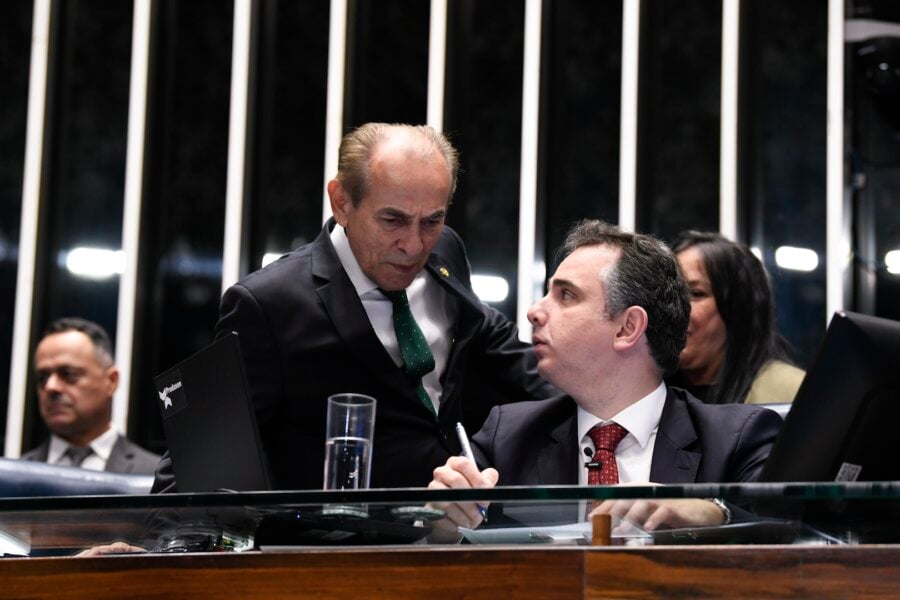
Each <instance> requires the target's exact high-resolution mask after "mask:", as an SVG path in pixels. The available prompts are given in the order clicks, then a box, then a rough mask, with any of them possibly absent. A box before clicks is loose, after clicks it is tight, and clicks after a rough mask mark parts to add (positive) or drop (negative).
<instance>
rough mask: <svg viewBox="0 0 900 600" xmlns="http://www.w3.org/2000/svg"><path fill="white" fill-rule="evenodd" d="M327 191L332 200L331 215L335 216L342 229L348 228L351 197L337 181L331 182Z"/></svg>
mask: <svg viewBox="0 0 900 600" xmlns="http://www.w3.org/2000/svg"><path fill="white" fill-rule="evenodd" d="M326 189H327V190H328V199H329V200H331V214H333V215H334V220H335V221H337V224H338V225H340V226H341V227H346V226H347V212H348V210H349V209H350V195H349V194H348V193H347V190H345V189H344V186H342V185H341V182H340V181H338V180H337V179H332V180H331V181H329V182H328V185H327V186H326Z"/></svg>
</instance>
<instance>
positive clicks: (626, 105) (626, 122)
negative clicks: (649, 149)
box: [619, 0, 641, 231]
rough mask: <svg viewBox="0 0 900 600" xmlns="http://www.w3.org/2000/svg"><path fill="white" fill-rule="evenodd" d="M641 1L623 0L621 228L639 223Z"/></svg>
mask: <svg viewBox="0 0 900 600" xmlns="http://www.w3.org/2000/svg"><path fill="white" fill-rule="evenodd" d="M640 41H641V0H622V90H621V104H622V105H621V107H620V113H621V116H620V118H619V226H620V227H621V228H622V229H624V230H626V231H634V227H635V223H636V221H637V219H636V215H635V212H636V210H637V191H636V188H637V137H638V131H637V127H638V65H639V59H640Z"/></svg>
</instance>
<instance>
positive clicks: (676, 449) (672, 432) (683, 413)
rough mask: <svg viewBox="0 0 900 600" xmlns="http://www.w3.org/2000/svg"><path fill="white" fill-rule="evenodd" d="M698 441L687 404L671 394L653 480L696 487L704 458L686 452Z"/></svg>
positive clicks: (661, 421)
mask: <svg viewBox="0 0 900 600" xmlns="http://www.w3.org/2000/svg"><path fill="white" fill-rule="evenodd" d="M696 441H697V431H696V430H695V429H694V424H693V423H692V422H691V418H690V415H689V414H688V412H687V407H685V405H684V403H683V402H678V401H677V400H676V398H675V397H674V395H673V394H672V391H671V390H669V391H668V392H667V394H666V404H665V406H664V407H663V412H662V416H661V417H660V419H659V430H658V431H657V433H656V445H655V447H654V448H653V462H652V464H651V467H650V480H651V481H654V482H656V483H695V482H696V481H697V470H698V469H699V468H700V459H701V455H700V453H699V452H693V451H690V450H687V449H686V448H688V447H689V446H690V445H692V444H694V443H695V442H696Z"/></svg>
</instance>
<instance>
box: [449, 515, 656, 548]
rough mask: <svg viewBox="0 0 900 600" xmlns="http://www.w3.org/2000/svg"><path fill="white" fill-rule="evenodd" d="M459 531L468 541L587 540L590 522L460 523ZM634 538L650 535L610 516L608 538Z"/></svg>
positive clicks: (513, 542) (551, 541)
mask: <svg viewBox="0 0 900 600" xmlns="http://www.w3.org/2000/svg"><path fill="white" fill-rule="evenodd" d="M459 532H460V533H461V534H462V535H463V537H464V538H465V539H467V540H468V541H469V543H471V544H529V543H531V544H552V543H557V544H560V543H562V544H565V543H570V544H579V543H588V544H589V543H590V542H591V537H592V529H591V523H590V522H589V521H584V522H581V523H571V524H566V525H550V526H545V527H502V528H483V529H466V528H465V527H460V528H459ZM637 538H640V539H650V538H651V536H650V534H649V533H647V532H646V531H644V530H643V529H641V528H640V527H637V526H636V525H633V524H631V523H629V522H628V521H622V520H621V519H618V518H615V517H614V518H613V528H612V539H620V540H629V539H637Z"/></svg>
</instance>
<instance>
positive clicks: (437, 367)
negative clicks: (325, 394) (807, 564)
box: [331, 225, 456, 412]
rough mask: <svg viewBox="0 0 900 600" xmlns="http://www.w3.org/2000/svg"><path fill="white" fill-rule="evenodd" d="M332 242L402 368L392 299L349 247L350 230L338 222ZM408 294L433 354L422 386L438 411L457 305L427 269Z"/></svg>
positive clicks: (371, 320)
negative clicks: (381, 290) (380, 288)
mask: <svg viewBox="0 0 900 600" xmlns="http://www.w3.org/2000/svg"><path fill="white" fill-rule="evenodd" d="M331 243H332V244H333V245H334V249H335V251H336V252H337V255H338V258H339V259H340V261H341V265H343V267H344V271H346V273H347V276H348V277H349V278H350V281H351V282H352V283H353V287H354V288H355V289H356V293H357V294H359V299H360V301H362V305H363V308H364V309H365V310H366V314H367V315H368V316H369V323H371V325H372V329H374V330H375V334H376V335H377V336H378V339H379V340H381V343H382V345H383V346H384V349H385V350H387V352H388V354H390V356H391V358H392V359H393V360H394V364H396V365H397V366H398V367H399V366H400V365H402V364H403V356H402V355H401V354H400V345H399V344H398V343H397V334H396V333H394V318H393V314H394V309H393V305H392V304H391V301H390V300H388V299H387V298H386V297H385V295H384V294H382V293H381V292H380V291H379V290H378V285H377V284H376V283H375V282H374V281H372V280H371V279H369V278H368V277H367V276H366V274H365V273H363V271H362V268H361V267H360V266H359V262H358V261H357V260H356V256H354V254H353V250H351V248H350V241H349V240H348V239H347V233H346V232H345V231H344V228H343V227H341V226H340V225H335V227H334V229H333V230H332V231H331ZM406 297H407V298H408V299H409V308H410V310H411V311H412V314H413V317H415V319H416V323H417V324H418V325H419V328H420V329H421V330H422V334H423V335H424V336H425V340H426V341H427V342H428V347H429V348H430V349H431V353H432V354H433V355H434V370H433V371H431V372H430V373H427V374H426V375H425V376H424V377H422V385H423V386H424V388H425V391H426V392H427V393H428V397H429V398H430V399H431V403H432V404H433V405H434V410H435V412H437V411H438V408H439V407H440V398H441V393H442V391H443V385H442V384H441V376H442V375H443V374H444V369H445V368H446V366H447V358H448V357H449V356H450V348H451V346H452V344H453V340H452V335H453V323H455V322H456V310H455V305H454V303H453V302H452V301H451V299H450V297H449V296H448V294H447V292H446V291H445V290H444V289H443V287H441V284H439V283H438V282H437V281H435V280H434V278H433V277H431V276H430V275H429V274H428V273H427V272H426V271H425V270H422V271H420V272H419V274H418V275H416V278H415V279H413V282H412V283H411V284H410V285H409V287H408V288H406Z"/></svg>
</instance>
